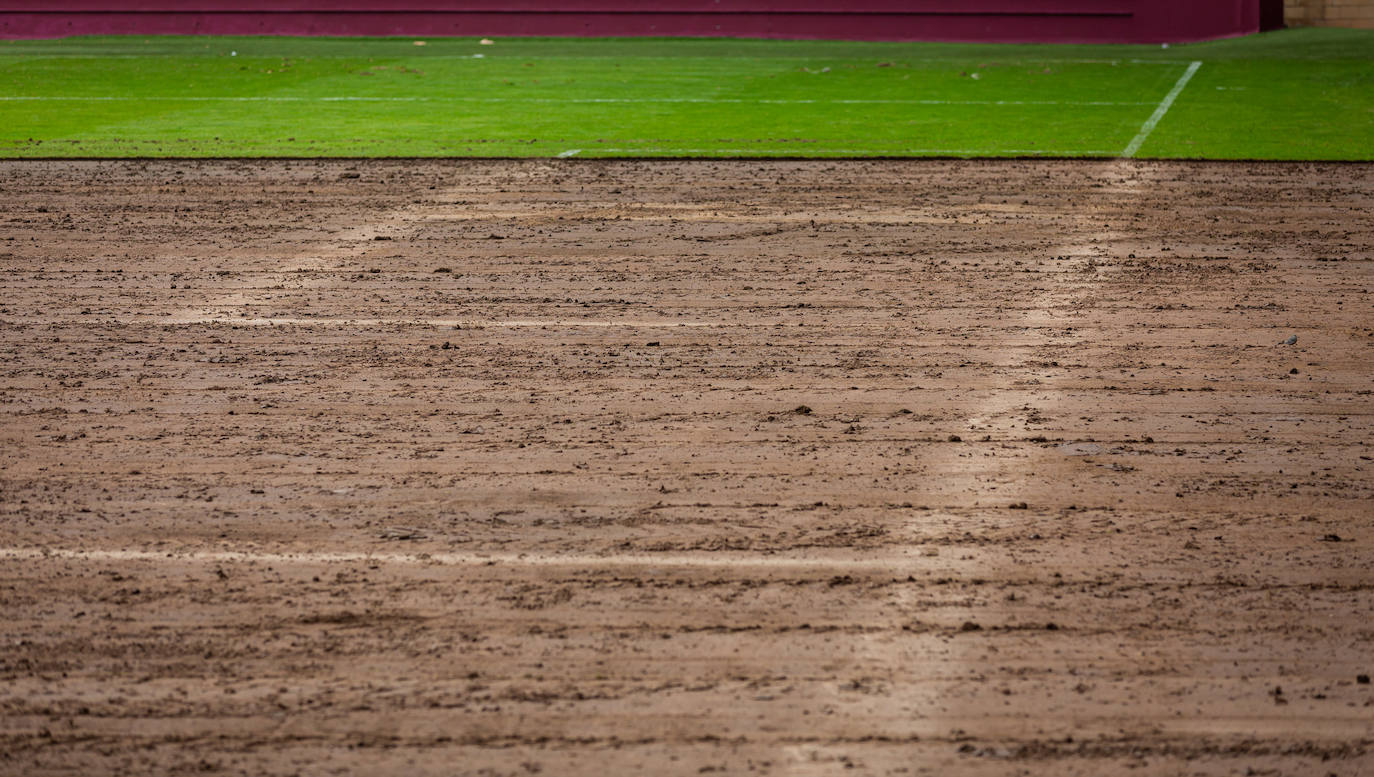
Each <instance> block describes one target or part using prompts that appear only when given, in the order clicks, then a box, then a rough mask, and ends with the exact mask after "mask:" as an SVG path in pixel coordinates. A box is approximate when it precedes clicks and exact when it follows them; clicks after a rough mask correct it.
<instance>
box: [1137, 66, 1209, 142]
mask: <svg viewBox="0 0 1374 777" xmlns="http://www.w3.org/2000/svg"><path fill="white" fill-rule="evenodd" d="M1200 67H1202V63H1201V62H1193V63H1192V64H1190V65H1188V69H1187V70H1186V71H1184V73H1183V75H1181V76H1179V78H1178V81H1177V82H1176V83H1175V84H1174V88H1173V89H1170V90H1169V93H1168V94H1166V95H1164V99H1163V100H1161V101H1160V103H1159V107H1157V108H1155V112H1154V113H1152V114H1150V118H1148V119H1146V120H1145V123H1144V124H1142V125H1140V132H1137V133H1136V136H1135V137H1134V138H1131V142H1130V144H1129V145H1127V146H1126V148H1125V150H1123V151H1122V152H1121V156H1123V157H1125V158H1126V159H1130V158H1131V157H1133V156H1135V152H1137V151H1139V150H1140V147H1141V145H1142V144H1144V143H1145V139H1146V138H1148V137H1150V133H1151V132H1154V131H1155V125H1157V124H1159V120H1160V119H1163V118H1164V114H1166V113H1168V112H1169V108H1170V107H1172V106H1173V104H1174V100H1176V99H1178V96H1179V94H1180V93H1182V92H1183V87H1185V86H1187V85H1188V81H1189V80H1191V79H1192V77H1193V74H1194V73H1196V72H1197V69H1198V68H1200Z"/></svg>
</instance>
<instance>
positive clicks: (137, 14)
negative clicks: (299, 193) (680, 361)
mask: <svg viewBox="0 0 1374 777" xmlns="http://www.w3.org/2000/svg"><path fill="white" fill-rule="evenodd" d="M1282 24H1283V0H860V2H848V3H846V2H841V0H785V1H784V0H660V1H658V2H646V1H645V0H506V1H505V2H501V1H500V0H65V2H64V1H62V0H58V1H56V2H54V0H0V37H6V38H60V37H66V36H68V35H187V34H207V35H209V34H213V35H401V36H440V35H458V36H467V35H484V36H510V35H558V36H633V35H665V36H728V37H739V38H836V39H850V40H942V41H990V42H1057V43H1163V42H1181V41H1193V40H1204V39H1207V38H1220V37H1226V36H1232V35H1245V34H1248V33H1252V32H1258V31H1260V30H1261V29H1272V28H1275V27H1279V26H1282Z"/></svg>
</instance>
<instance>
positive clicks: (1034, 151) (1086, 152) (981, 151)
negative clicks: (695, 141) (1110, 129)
mask: <svg viewBox="0 0 1374 777" xmlns="http://www.w3.org/2000/svg"><path fill="white" fill-rule="evenodd" d="M587 151H590V152H592V153H597V154H603V153H604V154H740V155H755V156H773V155H774V154H775V153H776V152H781V151H786V152H788V155H789V156H798V157H802V156H814V155H817V154H843V155H849V156H900V155H904V154H930V155H936V156H957V157H963V156H967V157H973V156H985V155H987V154H1016V155H1030V156H1116V155H1117V152H1115V151H1103V150H1098V149H1073V150H1065V149H1047V148H889V149H882V148H808V147H806V145H805V144H801V143H797V144H791V145H789V146H785V147H784V146H762V145H761V146H759V147H758V148H652V147H651V148H592V149H587Z"/></svg>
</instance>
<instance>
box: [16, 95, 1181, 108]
mask: <svg viewBox="0 0 1374 777" xmlns="http://www.w3.org/2000/svg"><path fill="white" fill-rule="evenodd" d="M0 102H235V103H240V102H270V103H297V102H322V103H334V102H369V103H501V104H507V103H537V104H541V105H601V104H618V103H624V104H632V105H633V104H645V103H653V104H663V103H670V104H700V105H994V106H996V105H1071V106H1088V107H1092V106H1107V107H1112V106H1135V105H1154V103H1153V102H1130V101H1127V102H1120V101H1110V100H918V99H911V100H903V99H890V100H878V99H873V100H865V99H853V100H781V99H779V100H772V99H762V98H759V99H745V98H733V97H719V98H717V97H645V98H629V97H626V98H621V97H571V98H557V97H361V96H343V97H283V96H269V95H256V96H252V97H215V96H205V95H199V96H192V95H187V96H169V95H150V96H147V97H133V96H128V95H75V96H60V95H27V96H26V95H4V96H0Z"/></svg>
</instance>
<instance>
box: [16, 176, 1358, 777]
mask: <svg viewBox="0 0 1374 777" xmlns="http://www.w3.org/2000/svg"><path fill="white" fill-rule="evenodd" d="M0 191H3V192H5V196H4V197H3V198H0V225H3V230H2V231H0V267H3V268H4V270H5V275H4V278H3V280H2V281H0V282H2V283H3V284H4V286H5V289H4V295H3V299H0V350H2V351H3V355H4V361H3V364H4V367H3V368H0V369H3V371H4V372H3V380H0V402H2V403H3V405H2V409H3V412H4V423H3V427H2V428H0V434H3V441H4V442H3V446H0V467H2V468H3V471H2V472H0V511H2V513H0V514H2V515H3V521H0V547H3V548H4V549H3V550H0V556H2V557H3V559H4V560H3V562H0V605H2V607H3V609H0V612H3V614H4V616H5V620H6V623H5V625H4V626H3V627H0V639H3V640H4V645H5V648H4V650H0V678H2V679H0V725H3V740H0V771H3V772H4V773H8V774H52V773H76V772H83V773H107V774H114V773H118V774H150V773H165V772H178V771H206V772H215V771H223V772H231V773H249V774H328V773H338V772H341V771H342V772H353V773H368V772H378V773H381V772H385V773H404V774H446V775H447V774H533V773H538V772H541V771H542V773H544V774H557V775H578V774H588V775H591V774H595V775H603V774H608V773H610V774H663V775H677V774H682V775H696V774H701V773H716V774H748V773H757V774H780V775H781V774H786V775H792V774H833V773H836V772H838V771H841V770H843V769H844V768H846V767H852V768H853V769H854V770H856V772H857V773H864V774H921V773H931V774H951V773H953V774H1008V773H1012V772H1016V771H1018V770H1029V771H1031V772H1035V773H1041V774H1055V775H1063V774H1082V775H1099V774H1105V773H1115V772H1119V771H1122V770H1125V769H1126V768H1128V767H1135V768H1134V769H1133V773H1137V774H1177V773H1183V772H1186V773H1190V774H1192V773H1199V774H1234V773H1240V772H1243V771H1245V770H1246V769H1254V770H1256V771H1257V772H1259V773H1282V774H1296V773H1311V774H1327V773H1336V774H1341V775H1351V774H1362V773H1367V772H1369V771H1371V770H1374V755H1372V754H1371V747H1374V723H1371V720H1374V706H1371V705H1374V688H1372V687H1371V686H1370V685H1369V684H1368V675H1369V674H1370V673H1371V672H1374V659H1372V658H1371V652H1370V649H1369V645H1370V640H1371V638H1374V629H1372V628H1371V626H1370V624H1371V622H1374V573H1371V569H1374V550H1372V549H1371V548H1372V547H1374V531H1371V525H1370V517H1371V508H1370V505H1371V504H1374V477H1371V471H1372V469H1371V468H1374V461H1371V457H1374V449H1371V447H1370V441H1371V439H1372V436H1371V426H1372V421H1374V414H1372V412H1374V399H1371V391H1372V390H1374V370H1371V364H1374V319H1371V299H1370V296H1369V292H1370V289H1371V287H1372V286H1374V271H1371V267H1374V265H1371V260H1374V221H1371V218H1370V216H1369V214H1370V213H1371V212H1374V171H1372V170H1371V168H1369V167H1367V166H1354V165H1347V166H1312V165H1243V164H1210V165H1209V164H1147V163H1116V162H1110V163H1108V162H1093V163H1062V162H1059V163H1056V162H1046V163H1030V162H987V163H968V162H912V163H894V162H873V163H859V162H843V163H839V162H833V163H832V162H814V163H805V162H778V163H756V162H750V163H729V162H721V163H695V164H680V163H641V162H624V163H613V162H598V163H592V162H569V163H558V164H550V163H545V162H490V163H486V162H394V163H393V162H371V163H358V162H280V163H241V162H212V163H170V162H169V163H137V162H136V163H80V162H78V163H25V164H18V163H8V164H4V165H0ZM1290 335H1297V337H1298V339H1297V341H1296V343H1294V344H1291V345H1280V344H1279V343H1280V342H1281V341H1284V340H1286V339H1287V338H1288V337H1289V336H1290ZM1361 678H1363V679H1361Z"/></svg>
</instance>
